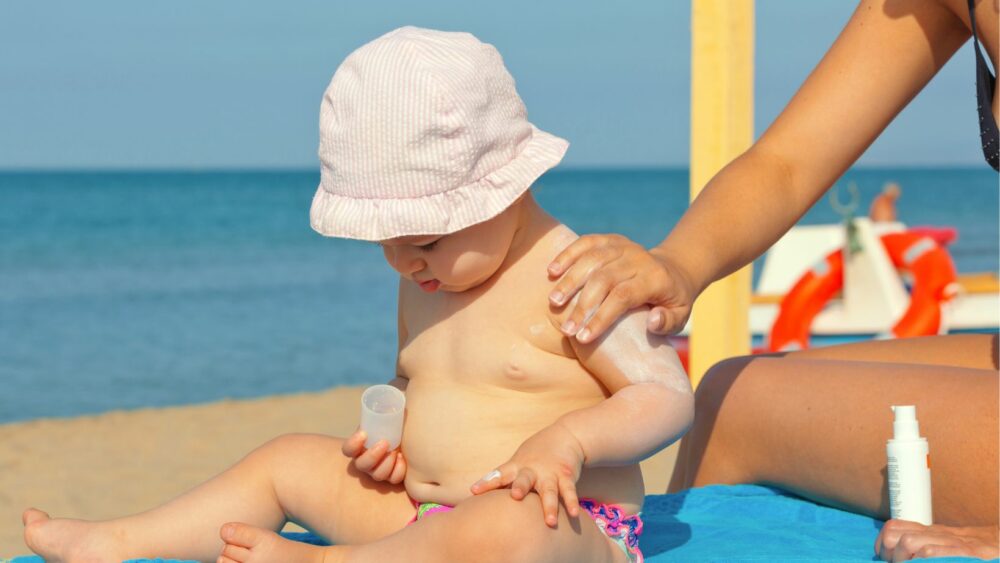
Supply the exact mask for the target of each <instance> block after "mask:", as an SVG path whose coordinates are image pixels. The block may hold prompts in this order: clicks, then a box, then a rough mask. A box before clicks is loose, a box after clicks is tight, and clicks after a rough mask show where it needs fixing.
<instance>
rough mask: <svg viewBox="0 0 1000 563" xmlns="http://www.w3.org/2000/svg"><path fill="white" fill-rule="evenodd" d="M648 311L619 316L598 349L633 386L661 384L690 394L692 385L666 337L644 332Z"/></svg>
mask: <svg viewBox="0 0 1000 563" xmlns="http://www.w3.org/2000/svg"><path fill="white" fill-rule="evenodd" d="M648 314H649V311H648V309H646V308H641V309H636V310H634V311H631V312H629V313H627V314H625V315H624V316H622V317H621V318H620V319H618V321H617V322H616V323H615V324H613V325H611V327H610V328H608V330H607V332H605V333H604V334H603V335H602V336H601V338H600V339H599V340H598V344H597V350H598V351H599V352H600V353H601V354H602V355H603V356H604V357H605V358H607V359H608V361H610V362H611V363H612V364H614V366H615V367H616V368H618V370H619V371H620V372H621V373H622V374H624V375H625V377H626V378H628V380H629V381H631V382H632V383H661V384H663V385H666V386H668V387H670V388H671V389H674V390H675V391H679V392H681V393H691V382H690V380H688V377H687V374H686V373H685V372H684V367H683V366H682V365H681V362H680V358H678V357H677V352H676V351H675V350H674V349H673V347H671V346H670V344H669V343H668V341H667V338H666V337H664V336H658V335H655V334H650V333H649V332H647V331H646V316H647V315H648Z"/></svg>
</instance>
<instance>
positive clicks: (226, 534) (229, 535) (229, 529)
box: [221, 524, 233, 540]
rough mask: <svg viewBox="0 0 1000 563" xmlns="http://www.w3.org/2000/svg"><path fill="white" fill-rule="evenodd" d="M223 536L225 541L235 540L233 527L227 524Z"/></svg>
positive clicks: (223, 528) (223, 529)
mask: <svg viewBox="0 0 1000 563" xmlns="http://www.w3.org/2000/svg"><path fill="white" fill-rule="evenodd" d="M221 535H222V539H224V540H229V539H232V538H233V527H232V526H230V525H229V524H226V525H225V526H223V527H222V534H221Z"/></svg>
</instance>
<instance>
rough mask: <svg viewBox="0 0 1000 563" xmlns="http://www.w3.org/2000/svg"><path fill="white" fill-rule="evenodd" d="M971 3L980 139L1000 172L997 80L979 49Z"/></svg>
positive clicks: (970, 1) (971, 3)
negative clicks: (995, 104) (995, 110)
mask: <svg viewBox="0 0 1000 563" xmlns="http://www.w3.org/2000/svg"><path fill="white" fill-rule="evenodd" d="M968 1H969V20H970V22H971V23H972V48H973V49H974V50H975V51H976V100H977V102H978V106H979V137H980V140H981V141H982V143H983V156H985V157H986V162H988V163H989V165H990V166H992V167H993V169H994V170H1000V132H998V131H997V122H996V120H995V119H994V118H993V93H994V92H995V91H996V85H997V79H996V77H995V76H993V73H991V72H990V68H989V67H988V66H987V65H986V58H985V57H983V52H982V51H981V50H980V49H979V36H978V34H977V33H976V6H975V3H974V1H973V0H968Z"/></svg>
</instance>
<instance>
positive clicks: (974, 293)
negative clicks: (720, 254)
mask: <svg viewBox="0 0 1000 563" xmlns="http://www.w3.org/2000/svg"><path fill="white" fill-rule="evenodd" d="M855 226H856V228H857V230H856V233H857V237H858V241H859V242H860V243H861V246H862V248H863V249H864V250H863V251H862V252H858V253H854V254H852V256H851V259H850V260H846V261H845V264H844V278H845V279H844V289H843V291H842V293H841V296H840V297H839V298H835V299H833V300H831V301H830V302H829V303H828V304H827V305H826V307H825V308H824V309H823V311H822V312H820V314H819V315H817V317H816V319H815V320H814V322H813V324H812V328H811V334H812V335H813V336H820V337H822V336H856V337H860V338H864V337H880V336H884V335H887V334H889V333H890V330H891V329H892V327H893V325H895V323H896V322H897V321H898V320H899V319H900V317H902V315H903V313H904V312H905V311H906V309H907V307H908V306H909V294H908V293H907V289H906V285H905V283H904V279H903V278H902V277H901V276H900V274H899V272H897V271H896V269H895V268H894V266H893V264H892V260H891V259H890V258H889V256H888V254H887V253H886V251H885V249H884V248H883V246H882V244H881V241H880V238H879V237H881V236H882V235H884V234H888V233H893V232H901V231H905V230H906V226H905V225H904V224H902V223H873V222H871V221H870V220H868V219H866V218H858V219H855ZM845 231H846V229H845V228H844V225H841V224H835V225H811V226H797V227H794V228H792V229H791V230H790V231H789V232H788V233H787V234H785V236H783V237H782V238H781V239H780V240H779V241H778V242H776V243H775V244H774V246H772V247H771V249H770V250H769V251H768V252H767V255H766V256H765V259H764V266H763V271H762V272H761V277H760V281H759V283H758V285H757V288H756V290H755V291H754V295H753V297H752V305H751V308H750V332H751V334H752V335H754V336H756V337H764V338H765V339H766V337H767V335H768V334H769V333H770V331H771V327H772V326H773V325H774V320H775V318H776V317H777V315H778V309H779V306H780V303H781V299H782V297H783V296H784V295H785V294H787V293H788V291H789V290H791V288H792V286H794V285H795V283H796V281H798V279H799V278H800V277H801V276H802V274H803V273H804V272H806V271H807V270H809V269H810V268H811V267H813V266H814V265H815V264H817V263H819V262H821V261H822V260H824V259H825V257H826V256H827V255H828V254H830V253H831V252H833V251H835V250H838V249H841V248H843V247H844V243H845ZM942 312H943V316H942V326H941V332H942V333H944V332H965V331H995V330H997V329H998V327H1000V283H998V280H997V275H996V274H995V273H992V272H988V273H978V274H966V275H961V274H960V275H959V276H958V288H957V295H956V296H955V297H954V298H953V299H951V300H950V301H949V302H947V303H946V304H945V305H944V306H943V308H942ZM689 328H690V323H689V325H688V326H687V327H685V328H684V331H683V332H682V333H681V334H682V335H686V334H687V333H688V330H689Z"/></svg>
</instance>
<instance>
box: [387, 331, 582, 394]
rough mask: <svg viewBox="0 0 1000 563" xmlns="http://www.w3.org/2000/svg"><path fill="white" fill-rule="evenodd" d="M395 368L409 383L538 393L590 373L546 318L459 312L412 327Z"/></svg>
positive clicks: (572, 381)
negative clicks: (492, 315)
mask: <svg viewBox="0 0 1000 563" xmlns="http://www.w3.org/2000/svg"><path fill="white" fill-rule="evenodd" d="M399 367H400V370H401V371H402V373H403V375H405V376H406V377H408V378H410V380H411V381H418V380H419V381H422V382H428V383H429V382H432V381H438V382H441V383H449V384H462V383H464V384H469V385H486V386H495V387H501V388H505V389H516V390H523V391H541V390H546V389H551V388H553V387H559V386H562V385H567V384H572V383H574V382H581V381H587V380H590V379H591V376H590V374H589V373H587V371H586V370H585V369H583V367H582V366H581V365H580V364H579V362H578V361H577V360H576V359H575V358H573V357H572V352H571V350H570V349H569V347H568V344H567V343H565V342H564V341H563V339H562V337H561V335H560V334H559V333H558V331H556V330H555V328H554V327H552V326H551V324H550V323H548V320H547V319H546V318H544V317H539V318H538V319H530V318H520V317H518V316H517V315H512V316H508V317H502V316H498V317H494V318H493V319H489V318H479V317H478V316H476V315H475V313H474V312H473V311H463V312H459V313H455V314H453V315H451V316H449V317H448V318H447V319H442V320H441V321H440V322H437V323H433V324H428V326H425V327H419V328H418V330H416V331H412V330H411V331H410V333H409V338H408V339H407V341H406V342H404V343H403V346H402V348H401V349H400V353H399Z"/></svg>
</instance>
